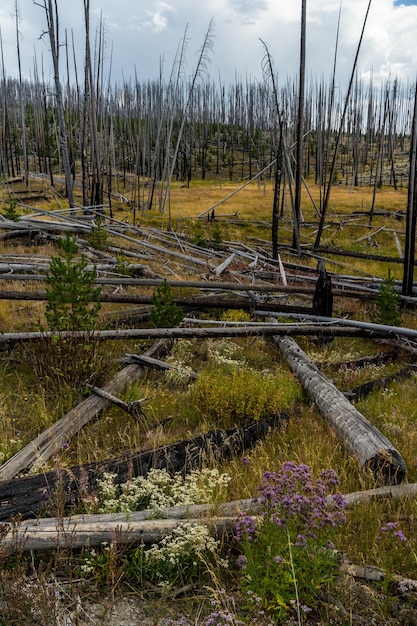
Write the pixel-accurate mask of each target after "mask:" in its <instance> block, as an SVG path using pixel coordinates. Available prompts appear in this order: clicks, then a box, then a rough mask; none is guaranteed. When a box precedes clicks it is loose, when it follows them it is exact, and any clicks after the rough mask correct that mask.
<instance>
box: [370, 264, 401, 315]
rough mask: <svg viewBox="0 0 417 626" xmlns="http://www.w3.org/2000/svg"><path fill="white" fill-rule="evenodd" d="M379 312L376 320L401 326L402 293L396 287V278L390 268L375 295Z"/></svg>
mask: <svg viewBox="0 0 417 626" xmlns="http://www.w3.org/2000/svg"><path fill="white" fill-rule="evenodd" d="M375 303H376V306H377V313H376V316H375V321H376V322H377V323H379V324H387V325H388V326H400V325H401V322H402V316H401V313H400V295H399V293H398V292H397V290H396V288H395V280H394V277H393V276H392V274H391V270H388V276H387V278H386V279H385V280H384V281H383V282H382V283H381V286H380V288H379V291H378V294H377V296H376V297H375Z"/></svg>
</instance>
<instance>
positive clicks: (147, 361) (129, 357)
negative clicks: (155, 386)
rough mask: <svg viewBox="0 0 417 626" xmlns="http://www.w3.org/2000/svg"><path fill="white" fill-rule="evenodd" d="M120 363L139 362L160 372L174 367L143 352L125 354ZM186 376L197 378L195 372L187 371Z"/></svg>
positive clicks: (192, 378) (191, 378)
mask: <svg viewBox="0 0 417 626" xmlns="http://www.w3.org/2000/svg"><path fill="white" fill-rule="evenodd" d="M122 363H123V364H125V365H127V364H128V363H139V364H140V365H144V366H145V367H149V368H151V369H155V370H159V371H162V372H169V370H172V368H173V367H174V365H172V364H171V363H167V362H166V361H160V360H159V359H153V358H152V357H149V356H144V355H143V354H126V356H125V357H124V358H123V359H122ZM188 376H189V378H190V380H196V379H197V378H198V374H197V372H189V374H188Z"/></svg>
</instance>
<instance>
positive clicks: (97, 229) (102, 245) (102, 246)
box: [88, 220, 109, 250]
mask: <svg viewBox="0 0 417 626" xmlns="http://www.w3.org/2000/svg"><path fill="white" fill-rule="evenodd" d="M88 240H89V242H90V243H91V245H92V246H93V248H96V249H97V250H107V247H108V245H109V233H108V232H107V229H106V227H105V226H104V224H103V223H102V222H101V221H100V220H99V221H98V222H93V227H92V229H91V233H90V234H89V236H88Z"/></svg>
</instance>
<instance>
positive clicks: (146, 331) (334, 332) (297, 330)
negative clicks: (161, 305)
mask: <svg viewBox="0 0 417 626" xmlns="http://www.w3.org/2000/svg"><path fill="white" fill-rule="evenodd" d="M226 308H227V307H226ZM275 308H276V309H277V308H280V307H279V305H275ZM412 332H413V333H414V335H415V338H417V331H412ZM319 333H320V334H321V335H323V336H329V337H372V338H373V339H378V338H380V339H384V338H387V337H394V336H397V335H395V330H392V329H391V331H386V330H384V329H383V328H382V329H381V330H380V331H378V330H368V329H366V328H351V327H348V326H343V325H341V326H339V325H335V326H333V325H327V326H324V325H323V324H294V325H292V324H277V325H268V324H259V325H258V326H257V325H255V324H254V325H247V326H235V327H231V326H228V327H227V328H226V327H224V328H223V327H222V328H213V327H205V328H201V327H199V328H190V327H187V328H183V327H178V326H176V327H175V328H126V329H119V330H96V331H93V332H92V333H90V334H89V336H90V337H94V338H96V339H102V340H106V339H121V340H129V339H183V338H194V337H196V338H200V339H207V338H220V337H259V336H262V335H265V336H268V335H291V336H294V335H303V336H306V335H310V336H311V335H317V334H319ZM85 334H86V333H85V332H84V331H60V332H58V331H47V332H38V331H33V332H27V333H0V345H1V344H8V343H17V342H24V341H43V340H45V339H47V338H49V337H60V338H62V339H65V338H71V339H76V338H83V337H85Z"/></svg>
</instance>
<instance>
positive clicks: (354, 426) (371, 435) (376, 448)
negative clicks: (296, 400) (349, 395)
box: [274, 337, 407, 485]
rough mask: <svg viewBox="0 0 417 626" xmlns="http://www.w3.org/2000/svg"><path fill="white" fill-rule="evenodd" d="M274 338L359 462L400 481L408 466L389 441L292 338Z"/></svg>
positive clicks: (380, 477) (387, 480)
mask: <svg viewBox="0 0 417 626" xmlns="http://www.w3.org/2000/svg"><path fill="white" fill-rule="evenodd" d="M274 341H275V343H276V344H277V345H278V346H279V348H280V349H281V351H282V353H283V354H284V356H285V358H286V360H287V362H288V364H289V366H290V368H291V370H292V371H293V372H294V374H296V376H297V377H298V378H299V380H300V382H301V384H302V386H303V388H304V390H305V391H306V392H307V393H308V394H309V395H310V397H311V398H312V399H313V400H314V402H315V403H316V405H317V407H318V409H319V410H320V412H321V414H322V415H323V417H324V418H325V419H326V420H327V421H328V422H329V424H330V425H331V426H332V428H333V429H334V431H335V433H336V435H337V437H338V438H339V439H340V441H341V442H342V444H343V445H344V447H345V448H346V450H347V451H348V452H349V453H350V454H352V455H353V456H355V457H357V459H358V462H359V466H360V467H361V468H363V469H371V471H372V473H373V475H374V477H375V480H376V481H378V482H380V483H383V484H388V485H390V484H398V483H401V482H402V480H403V479H404V478H405V476H406V473H407V467H406V464H405V461H404V459H403V458H402V456H401V455H400V453H399V452H398V451H397V450H396V449H395V448H394V447H393V446H392V444H391V443H390V441H389V440H388V439H387V438H386V437H384V435H382V433H380V431H379V430H378V429H377V428H375V426H373V425H372V424H371V423H370V422H369V421H368V420H367V419H366V418H365V417H364V416H363V415H362V414H361V413H359V411H357V410H356V409H355V407H354V406H353V405H352V404H351V403H350V402H349V401H348V400H347V399H346V397H345V395H344V394H343V393H342V392H341V391H339V389H337V387H336V386H335V385H334V384H333V383H332V382H331V381H330V380H329V379H328V378H326V376H324V374H322V373H321V372H320V370H319V369H318V368H317V367H316V366H315V365H314V363H312V362H311V361H310V360H309V358H308V356H307V355H306V353H305V352H303V350H301V348H300V347H299V346H298V345H297V343H296V342H295V341H294V340H293V339H291V338H290V337H274Z"/></svg>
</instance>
